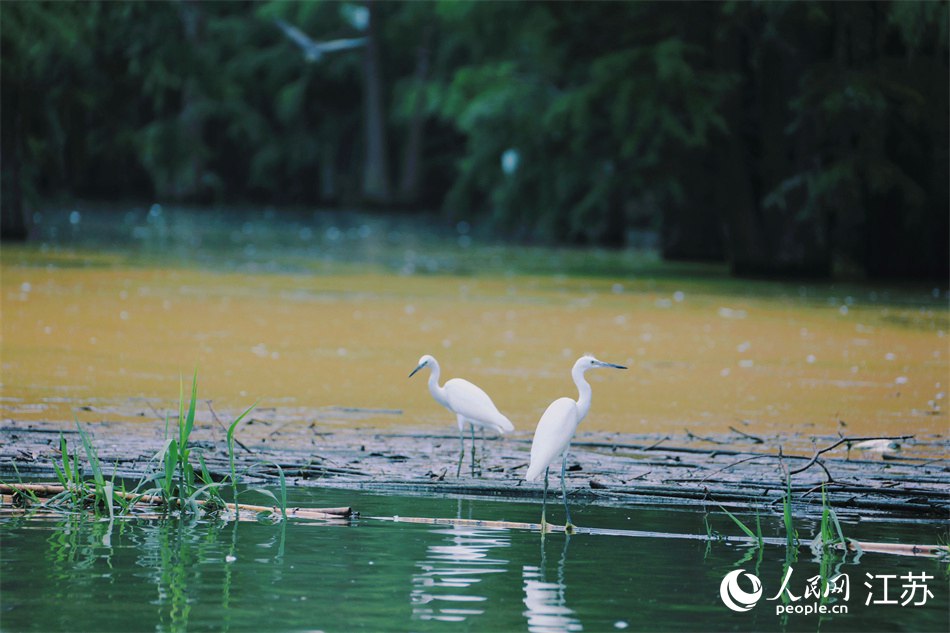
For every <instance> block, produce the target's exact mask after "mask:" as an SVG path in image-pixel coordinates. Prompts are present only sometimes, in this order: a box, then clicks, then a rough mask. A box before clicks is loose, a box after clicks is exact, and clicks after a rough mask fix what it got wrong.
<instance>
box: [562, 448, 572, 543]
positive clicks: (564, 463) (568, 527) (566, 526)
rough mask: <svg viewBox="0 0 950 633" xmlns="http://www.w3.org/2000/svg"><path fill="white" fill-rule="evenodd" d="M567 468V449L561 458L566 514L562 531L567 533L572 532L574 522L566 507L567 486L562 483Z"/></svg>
mask: <svg viewBox="0 0 950 633" xmlns="http://www.w3.org/2000/svg"><path fill="white" fill-rule="evenodd" d="M566 469H567V451H564V459H562V460H561V496H563V497H564V514H565V516H567V523H565V524H564V531H565V532H567V533H568V534H573V533H574V524H573V523H571V511H570V509H568V507H567V486H565V485H564V471H565V470H566Z"/></svg>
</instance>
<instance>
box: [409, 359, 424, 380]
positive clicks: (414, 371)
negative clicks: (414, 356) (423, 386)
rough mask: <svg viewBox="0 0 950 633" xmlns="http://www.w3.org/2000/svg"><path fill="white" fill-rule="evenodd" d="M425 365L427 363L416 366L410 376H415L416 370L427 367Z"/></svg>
mask: <svg viewBox="0 0 950 633" xmlns="http://www.w3.org/2000/svg"><path fill="white" fill-rule="evenodd" d="M425 366H426V363H422V364H421V365H419V366H418V367H416V368H415V369H413V370H412V372H410V374H409V377H410V378H412V377H413V376H415V375H416V372H417V371H419V370H420V369H422V368H423V367H425Z"/></svg>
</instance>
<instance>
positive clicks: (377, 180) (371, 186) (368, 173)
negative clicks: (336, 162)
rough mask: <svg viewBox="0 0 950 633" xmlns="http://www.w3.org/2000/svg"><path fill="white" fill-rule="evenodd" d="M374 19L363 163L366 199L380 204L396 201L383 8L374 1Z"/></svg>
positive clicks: (366, 60)
mask: <svg viewBox="0 0 950 633" xmlns="http://www.w3.org/2000/svg"><path fill="white" fill-rule="evenodd" d="M368 8H369V12H370V19H369V28H368V32H367V38H368V41H367V45H366V50H365V51H364V54H363V84H364V87H363V94H364V97H363V103H364V119H365V120H364V130H365V137H366V154H365V156H364V164H363V199H364V200H366V201H367V202H373V203H377V204H390V203H391V202H392V188H391V187H390V184H389V173H388V170H387V169H386V157H387V155H388V153H389V151H388V148H387V143H386V121H385V116H384V112H385V109H384V108H383V85H382V84H383V80H382V75H381V72H380V67H379V27H378V25H377V19H378V16H379V12H378V11H377V9H376V5H375V3H373V2H370V3H369V4H368Z"/></svg>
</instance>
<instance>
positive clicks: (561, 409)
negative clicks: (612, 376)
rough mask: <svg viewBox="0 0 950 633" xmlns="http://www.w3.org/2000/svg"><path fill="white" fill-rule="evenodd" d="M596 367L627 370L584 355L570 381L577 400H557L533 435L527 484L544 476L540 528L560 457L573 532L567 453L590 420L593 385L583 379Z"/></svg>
mask: <svg viewBox="0 0 950 633" xmlns="http://www.w3.org/2000/svg"><path fill="white" fill-rule="evenodd" d="M595 367H612V368H614V369H626V367H624V366H623V365H614V364H613V363H605V362H603V361H600V360H597V359H596V358H594V357H593V356H590V355H585V356H581V357H580V358H578V359H577V362H575V363H574V367H573V368H572V369H571V377H572V378H573V379H574V384H575V385H577V392H578V396H577V400H572V399H571V398H558V399H557V400H555V401H554V402H552V403H551V404H550V405H549V406H548V408H547V410H546V411H545V412H544V415H542V416H541V420H540V421H539V422H538V428H537V429H536V430H535V432H534V440H533V441H532V442H531V461H530V463H529V464H528V472H527V474H526V475H525V479H526V480H528V481H538V480H539V479H540V478H541V476H542V475H544V496H543V497H542V510H541V528H542V530H543V529H545V522H544V508H545V504H546V502H547V492H548V469H549V467H550V466H551V464H552V463H553V462H554V460H556V459H557V457H558V456H559V455H560V456H562V459H561V492H562V494H563V496H564V511H565V513H566V514H567V528H568V529H569V530H570V529H571V528H573V526H572V525H571V515H570V510H568V508H567V490H566V488H565V485H564V470H565V468H566V466H567V450H568V448H569V447H570V445H571V439H572V438H573V437H574V432H575V431H576V430H577V425H578V424H580V423H581V421H582V420H583V419H584V418H585V417H586V416H587V412H588V411H590V401H591V389H590V384H589V383H588V382H587V380H586V379H585V378H584V372H586V371H587V370H588V369H593V368H595Z"/></svg>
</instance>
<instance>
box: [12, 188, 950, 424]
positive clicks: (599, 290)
mask: <svg viewBox="0 0 950 633" xmlns="http://www.w3.org/2000/svg"><path fill="white" fill-rule="evenodd" d="M39 220H40V222H39V224H38V225H37V235H36V239H35V240H34V241H32V242H30V243H28V244H26V245H22V246H12V245H9V244H4V247H3V249H2V255H0V265H2V275H0V293H2V294H0V297H2V308H3V315H2V316H3V319H2V330H3V337H2V351H3V359H2V363H3V374H2V380H3V384H2V389H3V394H2V399H0V408H2V415H3V417H4V418H5V419H14V420H25V421H30V420H51V421H65V422H71V421H72V419H73V418H74V417H77V418H78V419H79V420H80V421H90V422H92V421H99V420H102V419H109V420H126V421H129V422H141V421H143V420H154V419H155V417H156V416H155V412H156V411H158V412H161V411H163V410H166V409H167V408H169V407H174V406H175V402H176V398H177V395H178V385H179V377H180V376H181V375H182V374H184V375H186V376H188V375H190V374H191V373H192V371H193V370H194V369H195V367H198V368H199V372H200V377H201V381H202V382H201V385H202V386H201V393H202V396H203V398H205V399H208V400H211V401H213V402H214V403H215V405H216V407H217V408H218V409H219V410H225V411H227V412H229V413H230V412H234V413H236V412H239V411H241V410H243V409H244V408H245V407H246V406H248V405H249V404H251V403H252V402H255V401H259V403H260V406H261V407H264V408H268V407H275V408H279V409H281V410H282V411H291V412H294V415H295V416H296V417H298V418H300V421H301V422H302V423H305V424H310V423H312V422H314V421H315V420H317V419H318V418H319V419H321V420H325V419H326V417H327V416H326V415H323V414H319V412H325V411H327V410H328V408H330V407H334V406H336V407H344V408H347V409H365V410H369V411H370V413H368V414H367V415H366V416H364V417H363V418H362V419H361V422H362V423H364V424H365V425H367V426H373V427H377V428H381V427H387V428H393V427H399V426H409V427H418V426H420V425H422V426H429V427H432V428H436V427H442V428H446V427H448V428H451V424H452V422H453V420H452V419H451V416H447V415H446V412H445V411H444V410H443V409H441V408H440V407H438V406H437V405H435V404H434V403H433V402H432V400H431V398H430V397H429V395H428V393H427V390H426V388H425V385H424V384H423V383H424V379H423V378H418V377H417V378H415V379H414V381H413V382H410V381H408V380H407V378H406V376H407V374H408V373H409V371H410V370H411V369H412V368H413V367H415V365H416V361H417V360H418V358H419V357H420V356H421V355H423V354H426V353H430V354H434V355H435V356H436V357H437V358H438V359H439V360H440V362H441V363H442V366H443V371H444V373H445V377H453V376H464V377H466V378H468V379H469V380H472V381H473V382H475V383H476V384H478V385H480V386H482V387H483V388H484V389H485V390H486V391H487V392H488V393H489V394H491V395H492V397H493V399H494V400H495V403H496V404H497V405H498V406H499V408H500V409H501V410H502V411H503V412H504V413H505V414H507V415H508V416H509V417H510V418H511V419H512V421H513V422H514V424H515V427H516V429H519V430H528V431H530V430H531V429H533V428H534V425H535V424H536V423H537V420H538V419H539V417H540V414H541V412H543V411H544V408H545V407H546V406H547V404H548V403H550V402H551V401H552V400H554V399H555V398H557V397H560V396H563V395H571V394H573V393H574V386H573V384H572V383H571V379H570V374H569V371H570V367H571V365H572V363H573V361H574V359H576V358H577V357H578V356H579V355H581V354H582V353H585V352H592V353H594V354H596V355H597V356H598V357H600V358H602V359H604V360H608V361H612V362H616V363H622V364H625V365H628V366H629V367H630V370H629V371H627V372H623V373H622V374H621V373H611V374H610V375H606V374H605V373H597V372H592V373H591V374H589V377H590V379H591V381H592V382H593V383H594V406H593V409H592V411H591V415H590V416H589V417H588V419H587V420H586V421H585V426H586V428H589V429H591V430H601V431H622V432H628V433H654V432H655V433H682V432H683V429H684V428H689V429H690V430H691V431H694V432H699V433H701V434H710V433H728V432H730V429H729V427H733V426H737V425H738V426H740V427H741V428H742V430H743V431H745V432H748V433H751V434H753V435H758V436H769V435H774V434H779V433H800V434H803V435H813V434H814V435H826V436H827V435H834V434H836V433H838V432H845V433H847V434H850V435H854V436H860V435H864V436H880V435H891V436H900V435H909V434H922V435H929V436H933V435H937V436H943V435H945V430H946V403H947V400H946V398H945V393H946V390H947V384H946V383H947V375H948V372H950V362H948V360H950V349H948V339H947V337H946V334H947V331H948V329H950V326H948V309H947V303H946V297H947V295H946V292H947V288H946V287H942V286H941V285H940V284H936V285H934V284H916V285H889V286H880V285H868V284H855V283H849V284H842V283H825V284H813V283H780V282H769V281H749V280H735V279H731V278H729V277H728V275H727V274H726V272H725V270H724V268H723V267H722V266H710V265H685V264H669V263H664V262H662V261H660V260H659V259H658V258H657V256H656V254H655V253H651V252H649V251H637V250H626V251H616V252H612V251H600V250H563V249H560V250H558V249H544V248H526V247H517V246H510V245H509V246H506V245H498V244H497V243H492V242H490V241H487V240H485V239H483V237H482V236H481V235H480V234H479V233H478V232H477V231H476V230H475V228H474V227H469V226H467V225H464V223H463V224H459V225H458V226H454V227H448V228H445V229H438V228H437V226H436V224H435V223H433V222H432V221H430V220H427V219H418V218H416V219H412V218H395V219H393V218H384V217H383V218H381V217H374V216H365V215H359V214H339V213H297V214H290V213H277V212H273V211H264V210H262V211H240V210H221V211H195V210H187V209H171V208H164V209H163V208H161V207H158V206H157V205H155V206H152V207H138V208H136V207H129V208H127V209H122V210H118V211H116V210H114V209H113V210H108V209H96V208H86V207H81V208H78V209H70V208H62V209H58V210H56V209H54V210H48V211H44V212H43V214H41V217H40V218H39ZM434 227H435V228H434ZM374 410H375V411H385V412H386V413H385V414H382V415H374V414H373V413H372V411H374ZM393 411H397V412H399V413H400V415H391V412H393ZM159 417H161V416H160V415H159ZM330 422H334V421H333V420H330ZM338 422H339V423H341V424H345V423H346V420H340V421H338Z"/></svg>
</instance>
